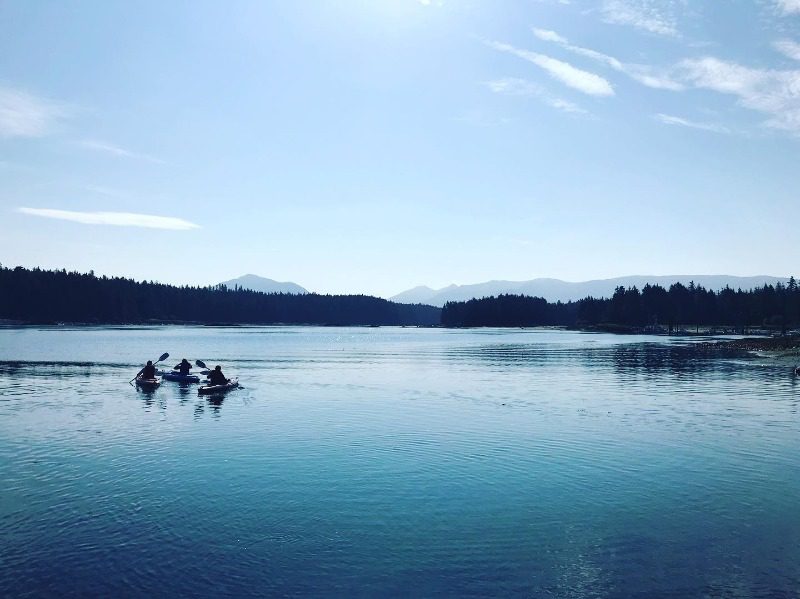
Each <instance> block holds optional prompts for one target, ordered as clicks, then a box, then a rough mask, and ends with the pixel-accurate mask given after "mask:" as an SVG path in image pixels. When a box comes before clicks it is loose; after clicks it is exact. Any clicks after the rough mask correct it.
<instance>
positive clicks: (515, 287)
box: [389, 275, 788, 306]
mask: <svg viewBox="0 0 800 599" xmlns="http://www.w3.org/2000/svg"><path fill="white" fill-rule="evenodd" d="M787 280H788V278H785V277H770V276H766V275H759V276H755V277H734V276H728V275H668V276H648V275H643V276H639V275H636V276H629V277H617V278H614V279H597V280H594V281H582V282H579V283H571V282H568V281H561V280H559V279H533V280H532V281H487V282H486V283H476V284H474V285H449V286H448V287H444V288H442V289H431V288H430V287H424V286H422V287H414V288H413V289H409V290H407V291H403V292H402V293H398V294H397V295H395V296H393V297H391V298H389V299H391V300H392V301H394V302H399V303H403V304H430V305H432V306H443V305H444V304H445V303H446V302H449V301H464V300H469V299H472V298H474V297H475V298H481V297H489V296H492V295H500V294H502V293H513V294H518V295H531V296H536V297H543V298H545V299H546V300H548V301H550V302H555V301H562V302H568V301H575V300H579V299H583V298H584V297H587V296H589V295H591V296H594V297H611V296H612V295H613V294H614V289H616V288H617V287H619V286H620V285H621V286H623V287H632V286H634V285H635V286H636V287H638V288H639V289H641V288H642V287H644V285H645V284H646V283H650V284H651V285H654V284H658V285H661V286H662V287H664V288H669V286H670V285H672V284H673V283H682V284H683V285H688V284H689V282H690V281H694V283H695V285H702V286H703V287H705V288H706V289H713V290H714V291H717V290H719V289H723V288H724V287H725V286H726V285H727V286H729V287H731V288H732V289H738V288H742V289H752V288H753V287H761V286H763V285H764V284H765V283H766V284H770V285H774V284H775V283H778V282H781V283H786V281H787Z"/></svg>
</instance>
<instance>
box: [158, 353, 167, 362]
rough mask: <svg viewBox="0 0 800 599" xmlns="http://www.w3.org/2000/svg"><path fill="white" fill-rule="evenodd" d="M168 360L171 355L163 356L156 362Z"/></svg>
mask: <svg viewBox="0 0 800 599" xmlns="http://www.w3.org/2000/svg"><path fill="white" fill-rule="evenodd" d="M167 358H169V354H161V357H160V358H159V359H158V360H156V362H163V361H164V360H166V359H167Z"/></svg>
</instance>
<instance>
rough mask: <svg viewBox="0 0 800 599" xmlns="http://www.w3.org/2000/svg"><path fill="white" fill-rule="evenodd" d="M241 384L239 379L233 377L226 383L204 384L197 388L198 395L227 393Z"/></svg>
mask: <svg viewBox="0 0 800 599" xmlns="http://www.w3.org/2000/svg"><path fill="white" fill-rule="evenodd" d="M238 386H239V379H231V380H229V381H228V382H227V383H226V384H224V385H204V386H202V387H198V388H197V393H198V395H217V394H219V393H227V392H228V391H230V390H231V389H236V387H238Z"/></svg>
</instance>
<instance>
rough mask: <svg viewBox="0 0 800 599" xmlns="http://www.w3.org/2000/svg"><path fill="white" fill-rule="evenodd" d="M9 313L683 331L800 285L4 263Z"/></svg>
mask: <svg viewBox="0 0 800 599" xmlns="http://www.w3.org/2000/svg"><path fill="white" fill-rule="evenodd" d="M0 320H6V321H13V322H20V323H32V324H54V323H85V324H145V323H196V324H314V325H364V326H369V325H407V326H438V325H441V326H445V327H534V326H563V327H572V328H580V329H598V328H599V329H604V330H612V331H619V332H635V331H648V332H669V333H672V332H679V331H687V330H692V329H694V330H698V329H699V327H703V328H704V329H708V328H718V329H720V330H721V331H725V332H734V331H735V332H746V331H748V330H751V329H754V328H761V329H770V330H774V331H779V332H784V331H785V330H787V329H790V328H796V327H800V287H799V286H798V285H797V282H796V281H795V279H794V277H792V278H791V279H789V282H788V283H787V284H786V285H783V284H781V283H778V284H776V285H774V286H773V285H764V286H763V287H758V288H755V289H750V290H741V289H737V290H733V289H731V288H728V287H726V288H725V289H722V290H720V291H713V290H709V289H705V288H703V287H702V286H698V285H694V284H693V283H692V284H689V285H687V286H685V285H682V284H680V283H675V284H673V285H671V286H670V287H669V289H665V288H663V287H661V286H659V285H645V286H644V287H643V288H642V289H641V290H639V289H637V288H636V287H629V288H623V287H618V288H617V289H616V291H615V292H614V295H613V296H612V297H610V298H594V297H587V298H584V299H582V300H578V301H574V302H566V303H562V302H555V303H551V302H548V301H547V300H545V299H543V298H541V297H529V296H523V295H499V296H493V297H486V298H480V299H471V300H468V301H459V302H448V303H447V304H445V306H444V308H441V309H440V308H436V307H434V306H427V305H422V304H400V303H395V302H391V301H388V300H385V299H382V298H377V297H372V296H367V295H320V294H316V293H309V294H297V295H294V294H285V293H262V292H257V291H250V290H247V289H241V288H238V287H237V288H234V289H230V288H227V287H225V286H224V285H217V286H210V287H192V286H181V287H178V286H173V285H166V284H163V283H154V282H147V281H141V282H137V281H134V280H132V279H126V278H123V277H105V276H101V277H98V276H95V274H94V273H92V272H89V273H79V272H68V271H66V270H43V269H39V268H33V269H26V268H23V267H16V268H8V267H3V266H0Z"/></svg>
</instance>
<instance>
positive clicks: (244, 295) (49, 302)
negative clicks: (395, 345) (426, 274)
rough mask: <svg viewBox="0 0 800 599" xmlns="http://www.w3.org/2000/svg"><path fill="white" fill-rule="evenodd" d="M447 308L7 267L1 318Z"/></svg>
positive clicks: (120, 318)
mask: <svg viewBox="0 0 800 599" xmlns="http://www.w3.org/2000/svg"><path fill="white" fill-rule="evenodd" d="M439 314H440V309H439V308H435V307H433V306H424V305H419V304H416V305H410V304H397V303H394V302H390V301H387V300H385V299H381V298H377V297H371V296H367V295H318V294H316V293H309V294H303V295H292V294H284V293H271V294H267V293H260V292H256V291H249V290H245V289H240V288H236V289H228V288H227V287H225V286H222V285H219V286H214V287H189V286H184V287H175V286H172V285H163V284H160V283H152V282H149V283H148V282H136V281H133V280H131V279H124V278H120V277H113V278H108V277H105V276H103V277H97V276H95V275H94V273H91V272H90V273H88V274H83V273H78V272H67V271H66V270H55V271H51V270H41V269H39V268H34V269H32V270H29V269H26V268H22V267H17V268H13V269H12V268H6V267H1V266H0V319H11V320H20V321H24V322H34V323H53V322H82V323H143V322H198V323H206V324H208V323H231V324H274V323H285V324H330V325H435V324H439Z"/></svg>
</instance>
